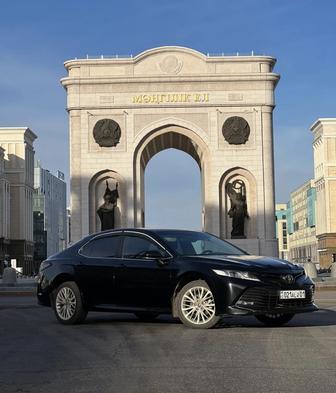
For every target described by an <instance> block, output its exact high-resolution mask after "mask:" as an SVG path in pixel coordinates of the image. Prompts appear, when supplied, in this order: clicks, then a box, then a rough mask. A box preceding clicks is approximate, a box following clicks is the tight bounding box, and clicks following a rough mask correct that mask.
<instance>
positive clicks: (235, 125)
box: [222, 116, 250, 145]
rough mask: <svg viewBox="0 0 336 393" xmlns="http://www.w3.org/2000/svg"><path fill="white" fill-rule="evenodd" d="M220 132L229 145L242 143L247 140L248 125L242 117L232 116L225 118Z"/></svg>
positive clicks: (248, 133)
mask: <svg viewBox="0 0 336 393" xmlns="http://www.w3.org/2000/svg"><path fill="white" fill-rule="evenodd" d="M222 132H223V136H224V138H225V140H226V141H227V142H228V143H229V144H230V145H243V144H244V143H246V142H247V141H248V138H249V135H250V126H249V124H248V122H247V121H246V120H245V119H244V118H242V117H239V116H232V117H229V118H228V119H226V120H225V122H224V124H223V128H222Z"/></svg>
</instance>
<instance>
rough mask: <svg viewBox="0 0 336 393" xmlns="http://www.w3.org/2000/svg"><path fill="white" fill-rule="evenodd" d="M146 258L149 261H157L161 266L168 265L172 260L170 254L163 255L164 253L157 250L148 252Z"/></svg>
mask: <svg viewBox="0 0 336 393" xmlns="http://www.w3.org/2000/svg"><path fill="white" fill-rule="evenodd" d="M145 257H146V258H148V259H155V260H156V261H157V263H158V264H159V265H160V266H164V265H167V263H168V261H169V259H170V258H171V257H170V256H169V255H168V254H167V255H162V253H160V252H159V251H156V250H150V251H147V252H146V255H145Z"/></svg>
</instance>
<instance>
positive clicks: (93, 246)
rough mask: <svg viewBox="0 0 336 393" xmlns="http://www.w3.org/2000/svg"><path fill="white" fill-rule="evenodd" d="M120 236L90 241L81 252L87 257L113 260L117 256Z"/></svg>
mask: <svg viewBox="0 0 336 393" xmlns="http://www.w3.org/2000/svg"><path fill="white" fill-rule="evenodd" d="M120 243H121V236H104V237H99V238H95V239H93V240H91V241H90V242H89V243H87V244H86V245H85V246H84V247H83V248H82V250H81V254H83V255H85V256H88V257H100V258H104V257H105V258H113V257H118V256H119V250H120Z"/></svg>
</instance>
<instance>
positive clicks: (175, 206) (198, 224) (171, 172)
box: [144, 148, 202, 230]
mask: <svg viewBox="0 0 336 393" xmlns="http://www.w3.org/2000/svg"><path fill="white" fill-rule="evenodd" d="M144 182H145V187H144V188H145V211H144V216H145V224H146V227H148V228H177V229H186V228H187V229H194V230H201V229H202V192H201V168H200V166H199V164H198V162H197V161H196V160H195V159H194V157H193V156H192V155H191V154H190V155H189V154H187V153H186V152H185V151H183V150H182V149H181V150H179V149H176V148H167V149H165V150H162V151H161V152H159V153H157V154H156V155H155V156H153V157H152V158H151V159H150V160H149V161H148V163H147V165H146V167H145V171H144Z"/></svg>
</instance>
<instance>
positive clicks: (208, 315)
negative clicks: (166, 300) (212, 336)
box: [175, 280, 220, 329]
mask: <svg viewBox="0 0 336 393" xmlns="http://www.w3.org/2000/svg"><path fill="white" fill-rule="evenodd" d="M175 301H176V307H177V312H178V316H179V318H180V320H181V322H183V324H184V325H186V326H188V327H191V328H194V329H209V328H212V327H214V326H215V325H216V324H217V323H218V322H219V320H220V317H219V316H218V315H216V304H215V298H214V296H213V294H212V292H211V289H210V288H209V286H208V284H207V283H206V282H205V281H203V280H196V281H191V282H189V283H188V284H186V285H185V286H184V287H183V288H182V289H181V290H180V292H179V293H178V294H177V296H176V299H175Z"/></svg>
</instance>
